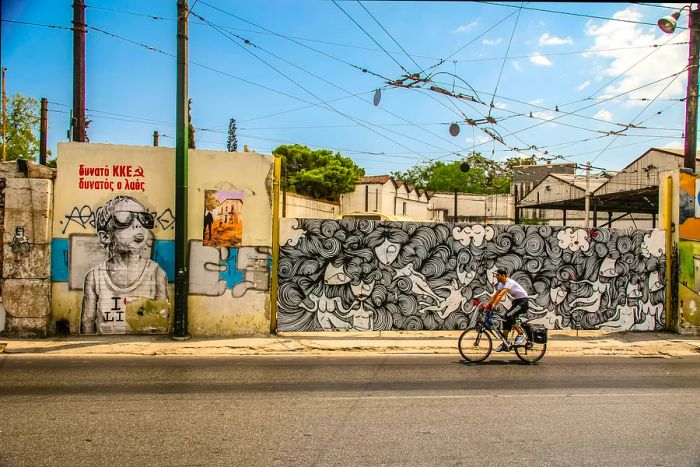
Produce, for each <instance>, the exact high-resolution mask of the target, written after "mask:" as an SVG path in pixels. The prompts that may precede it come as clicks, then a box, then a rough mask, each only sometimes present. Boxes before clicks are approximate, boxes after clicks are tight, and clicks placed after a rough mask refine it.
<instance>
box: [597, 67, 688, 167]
mask: <svg viewBox="0 0 700 467" xmlns="http://www.w3.org/2000/svg"><path fill="white" fill-rule="evenodd" d="M678 76H680V75H676V76H675V77H674V78H673V79H672V80H670V81H669V82H668V83H667V84H666V86H664V87H663V88H662V89H661V91H659V93H658V94H657V95H656V97H659V96H660V95H661V94H663V93H664V92H665V91H666V89H668V87H669V86H670V85H671V84H673V82H674V81H675V80H676V79H678ZM656 97H655V98H654V99H652V100H651V102H649V103H648V104H647V105H646V106H645V107H644V108H643V109H642V110H641V111H640V112H639V113H638V114H637V115H636V116H635V117H634V118H633V119H632V120H631V122H632V123H634V121H635V120H637V119H638V118H639V117H640V116H641V115H642V114H643V113H644V112H645V111H646V110H647V109H648V108H649V107H650V106H651V105H652V104H653V103H654V101H656ZM615 136H620V135H615ZM613 141H615V139H614V138H613V139H611V140H610V143H608V145H607V146H605V147H604V148H603V149H602V150H601V151H600V152H599V153H598V155H596V156H595V157H594V158H593V159H591V161H590V162H595V161H596V160H597V159H598V158H599V157H600V156H601V155H602V154H603V153H604V152H605V151H606V150H607V149H608V148H609V147H610V145H611V144H612V143H613Z"/></svg>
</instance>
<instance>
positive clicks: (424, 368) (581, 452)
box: [0, 355, 700, 466]
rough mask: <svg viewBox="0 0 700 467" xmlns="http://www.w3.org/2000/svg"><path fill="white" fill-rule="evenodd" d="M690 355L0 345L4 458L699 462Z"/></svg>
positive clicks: (84, 461) (696, 372) (11, 461)
mask: <svg viewBox="0 0 700 467" xmlns="http://www.w3.org/2000/svg"><path fill="white" fill-rule="evenodd" d="M699 398H700V357H689V358H682V359H651V358H645V359H641V358H616V357H548V356H545V359H544V360H543V361H542V363H541V364H538V365H533V366H528V365H522V364H518V363H517V362H516V361H503V360H502V359H501V360H494V361H493V362H491V363H488V364H485V365H480V366H468V365H464V364H462V363H460V362H459V359H458V358H457V357H450V356H445V355H441V356H398V355H394V356H387V355H383V356H370V357H367V356H364V357H359V356H338V357H335V356H333V357H318V356H314V357H310V356H306V357H298V356H280V357H118V358H112V357H70V358H69V357H49V356H19V355H10V356H0V420H1V421H2V423H1V424H0V465H3V466H4V465H8V466H15V465H47V466H49V465H50V466H61V465H70V466H74V465H168V466H170V465H246V466H247V465H284V466H287V465H406V466H419V465H497V464H498V465H615V466H618V465H664V466H673V465H700V444H698V442H697V437H698V433H699V432H700V421H699V420H700V404H698V399H699Z"/></svg>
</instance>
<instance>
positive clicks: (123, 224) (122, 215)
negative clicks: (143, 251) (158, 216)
mask: <svg viewBox="0 0 700 467" xmlns="http://www.w3.org/2000/svg"><path fill="white" fill-rule="evenodd" d="M112 219H113V220H114V227H116V228H117V229H126V228H127V227H131V225H132V224H133V223H134V219H138V220H139V223H140V224H141V225H142V226H143V227H144V228H146V229H148V230H151V229H152V228H153V227H154V226H155V218H154V217H153V214H151V213H150V212H146V211H114V214H113V215H112Z"/></svg>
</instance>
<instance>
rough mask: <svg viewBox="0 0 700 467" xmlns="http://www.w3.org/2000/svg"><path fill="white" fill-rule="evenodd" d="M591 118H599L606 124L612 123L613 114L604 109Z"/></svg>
mask: <svg viewBox="0 0 700 467" xmlns="http://www.w3.org/2000/svg"><path fill="white" fill-rule="evenodd" d="M593 118H599V119H601V120H605V121H606V122H612V119H613V114H611V113H610V112H608V111H607V110H605V109H600V110H599V111H598V113H597V114H595V115H594V116H593Z"/></svg>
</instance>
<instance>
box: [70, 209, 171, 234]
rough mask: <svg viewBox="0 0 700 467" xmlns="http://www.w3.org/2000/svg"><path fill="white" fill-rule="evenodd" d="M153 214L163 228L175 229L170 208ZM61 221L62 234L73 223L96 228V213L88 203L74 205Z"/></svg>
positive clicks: (85, 227) (82, 226)
mask: <svg viewBox="0 0 700 467" xmlns="http://www.w3.org/2000/svg"><path fill="white" fill-rule="evenodd" d="M151 214H153V217H155V219H156V221H158V225H159V226H160V228H161V230H168V229H171V230H172V229H175V215H174V214H173V212H172V210H171V209H170V208H165V209H164V210H163V211H162V212H161V213H160V214H158V212H157V211H151ZM59 223H60V224H63V230H62V231H61V233H62V234H65V233H66V230H68V226H70V225H71V224H72V223H74V224H76V225H78V226H79V227H80V228H81V229H88V228H92V229H94V228H95V213H94V212H93V210H92V207H91V206H90V205H88V204H84V205H82V206H74V207H73V209H71V211H70V213H69V214H67V215H66V216H65V221H59Z"/></svg>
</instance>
